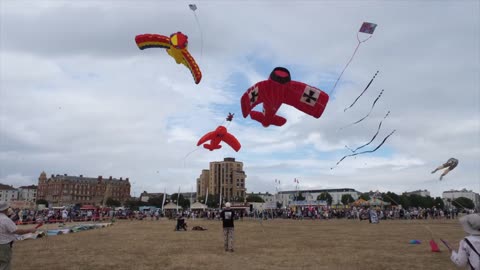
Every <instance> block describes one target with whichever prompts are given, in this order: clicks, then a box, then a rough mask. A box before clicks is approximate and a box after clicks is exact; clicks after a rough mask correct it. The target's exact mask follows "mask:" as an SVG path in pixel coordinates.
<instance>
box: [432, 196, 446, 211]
mask: <svg viewBox="0 0 480 270" xmlns="http://www.w3.org/2000/svg"><path fill="white" fill-rule="evenodd" d="M434 203H435V207H437V208H439V209H444V208H445V203H444V202H443V200H442V198H440V197H436V198H435V201H434Z"/></svg>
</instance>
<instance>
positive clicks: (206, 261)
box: [12, 219, 464, 270]
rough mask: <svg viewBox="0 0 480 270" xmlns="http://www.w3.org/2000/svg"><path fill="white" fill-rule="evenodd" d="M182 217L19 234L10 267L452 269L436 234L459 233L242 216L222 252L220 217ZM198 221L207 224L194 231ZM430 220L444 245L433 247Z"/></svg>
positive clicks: (417, 225) (422, 225)
mask: <svg viewBox="0 0 480 270" xmlns="http://www.w3.org/2000/svg"><path fill="white" fill-rule="evenodd" d="M187 223H188V226H189V231H187V232H174V231H173V228H174V224H175V222H174V221H167V220H160V221H117V222H116V223H114V225H113V226H110V227H107V228H102V229H95V230H90V231H83V232H78V233H73V234H66V235H60V236H50V237H46V238H40V239H36V240H25V241H19V242H16V243H15V246H14V255H13V256H14V257H13V268H12V269H14V270H24V269H25V270H27V269H28V270H31V269H47V270H55V269H136V270H137V269H139V270H141V269H208V270H216V269H243V270H249V269H289V270H296V269H369V270H370V269H371V270H374V269H408V270H413V269H440V270H443V269H457V268H456V267H455V266H454V265H453V264H452V263H451V262H450V254H449V253H448V251H447V250H446V248H445V247H444V246H443V245H442V244H441V243H440V240H439V238H443V239H446V240H448V241H449V242H450V243H452V244H453V245H454V246H455V247H457V246H458V242H459V240H460V239H462V237H463V236H464V232H463V230H462V228H461V226H460V225H459V223H458V221H457V220H451V221H450V220H441V221H440V220H428V221H423V220H405V221H403V220H401V221H382V222H381V223H380V224H370V223H368V222H367V221H353V220H328V221H326V220H321V221H319V220H315V221H312V220H303V221H296V220H280V219H279V220H273V221H272V220H268V221H263V222H262V223H260V222H259V221H255V220H244V221H237V222H236V223H235V252H234V253H226V252H225V251H224V249H223V234H222V233H223V232H222V228H221V222H219V221H205V220H194V221H193V220H188V221H187ZM196 225H199V226H203V227H206V228H207V229H208V230H207V231H191V230H190V228H192V227H193V226H196ZM427 226H428V228H430V230H431V231H432V232H433V233H434V237H435V240H436V241H437V243H438V244H439V246H440V249H441V251H442V252H440V253H434V252H431V251H430V246H429V244H428V241H429V240H430V239H431V235H432V234H431V233H430V232H429V230H428V229H427ZM56 227H57V226H56V225H49V227H48V228H49V229H53V228H56ZM411 239H417V240H421V241H422V243H421V244H420V245H410V244H409V243H408V242H409V240H411Z"/></svg>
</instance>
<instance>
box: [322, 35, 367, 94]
mask: <svg viewBox="0 0 480 270" xmlns="http://www.w3.org/2000/svg"><path fill="white" fill-rule="evenodd" d="M357 39H358V34H357ZM361 43H362V42H360V40H359V41H358V44H357V47H356V48H355V50H354V51H353V54H352V56H351V57H350V60H348V62H347V64H346V65H345V67H344V68H343V70H342V72H341V73H340V76H338V78H337V80H336V81H335V84H334V85H333V88H332V90H330V93H328V95H329V96H331V95H332V94H333V91H334V90H335V88H336V87H337V83H338V81H340V78H341V77H342V75H343V73H344V72H345V70H346V69H347V67H348V65H350V62H352V60H353V57H354V56H355V54H356V53H357V51H358V48H359V47H360V44H361Z"/></svg>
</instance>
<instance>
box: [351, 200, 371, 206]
mask: <svg viewBox="0 0 480 270" xmlns="http://www.w3.org/2000/svg"><path fill="white" fill-rule="evenodd" d="M353 205H355V206H365V205H369V204H368V201H366V200H364V199H358V200H356V201H354V202H353Z"/></svg>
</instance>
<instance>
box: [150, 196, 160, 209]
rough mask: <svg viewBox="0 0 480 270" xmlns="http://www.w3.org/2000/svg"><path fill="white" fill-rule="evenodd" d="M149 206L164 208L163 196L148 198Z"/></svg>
mask: <svg viewBox="0 0 480 270" xmlns="http://www.w3.org/2000/svg"><path fill="white" fill-rule="evenodd" d="M148 205H153V206H155V207H158V208H162V206H163V194H162V195H160V196H155V197H151V198H148Z"/></svg>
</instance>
